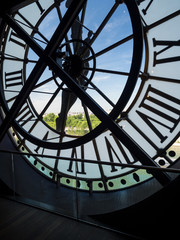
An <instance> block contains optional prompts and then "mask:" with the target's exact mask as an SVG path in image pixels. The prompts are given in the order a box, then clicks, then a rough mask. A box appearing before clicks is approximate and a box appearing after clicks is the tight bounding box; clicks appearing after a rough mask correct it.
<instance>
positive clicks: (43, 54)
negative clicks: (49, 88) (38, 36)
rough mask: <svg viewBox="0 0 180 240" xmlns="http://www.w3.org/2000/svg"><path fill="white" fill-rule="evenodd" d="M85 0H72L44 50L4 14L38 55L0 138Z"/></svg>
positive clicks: (0, 138) (0, 129) (6, 118)
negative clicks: (38, 57)
mask: <svg viewBox="0 0 180 240" xmlns="http://www.w3.org/2000/svg"><path fill="white" fill-rule="evenodd" d="M85 2H86V0H80V1H78V2H77V1H73V2H72V4H71V5H70V7H69V8H68V10H67V12H66V14H65V16H64V18H63V19H62V21H61V22H60V24H59V25H58V27H57V29H56V31H55V33H54V34H53V36H52V38H51V40H50V42H49V43H48V45H47V47H46V49H45V50H43V49H42V48H41V47H40V46H39V45H38V44H37V43H36V42H35V41H34V40H33V39H32V38H31V37H30V36H29V35H28V34H27V33H26V32H25V31H24V29H22V28H21V27H20V26H19V25H18V24H17V23H16V22H15V21H14V20H13V19H12V18H11V17H10V16H9V15H7V14H5V15H4V16H3V17H4V19H5V21H6V22H7V23H8V24H9V25H10V26H11V28H12V29H13V30H14V31H15V32H16V33H17V34H18V35H19V36H20V37H21V38H22V39H23V40H24V41H25V42H27V43H28V45H29V46H30V47H31V48H32V49H33V50H34V51H35V52H36V54H37V55H39V56H40V59H39V60H38V62H37V64H36V65H35V67H34V69H33V71H32V72H31V74H30V76H29V78H28V80H27V81H26V83H25V85H24V87H23V88H22V90H21V92H20V93H19V95H18V96H17V98H16V100H15V102H14V104H13V105H12V107H11V109H10V110H9V112H8V114H7V115H6V117H5V119H4V121H3V122H2V124H1V126H0V140H2V139H3V137H4V135H5V134H6V132H7V130H8V129H9V127H10V126H11V124H12V123H13V121H14V119H15V118H16V116H17V114H18V112H19V111H20V109H21V107H22V106H23V104H24V102H25V100H26V99H27V98H28V96H29V95H30V93H31V91H32V90H33V88H34V87H35V84H36V83H37V81H38V79H39V78H40V76H41V74H42V73H43V72H44V70H45V68H46V66H47V63H46V61H45V59H46V60H47V59H48V56H50V55H52V54H53V53H54V52H55V50H56V49H57V48H58V46H59V44H60V43H61V42H62V41H63V39H64V36H65V35H66V33H67V32H68V30H69V28H70V27H71V25H72V23H73V22H74V19H75V18H76V17H77V15H78V14H79V12H80V11H81V9H82V6H83V4H84V3H85Z"/></svg>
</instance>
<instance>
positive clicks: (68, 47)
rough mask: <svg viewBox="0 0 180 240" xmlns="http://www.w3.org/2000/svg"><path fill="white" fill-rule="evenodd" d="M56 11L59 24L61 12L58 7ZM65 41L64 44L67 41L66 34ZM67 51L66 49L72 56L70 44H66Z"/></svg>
mask: <svg viewBox="0 0 180 240" xmlns="http://www.w3.org/2000/svg"><path fill="white" fill-rule="evenodd" d="M56 10H57V14H58V18H59V22H61V21H62V18H63V17H62V13H61V10H60V8H59V7H58V6H57V7H56ZM65 40H66V42H68V41H69V39H68V36H67V34H66V36H65ZM67 49H68V51H69V54H70V55H72V50H71V46H70V44H67Z"/></svg>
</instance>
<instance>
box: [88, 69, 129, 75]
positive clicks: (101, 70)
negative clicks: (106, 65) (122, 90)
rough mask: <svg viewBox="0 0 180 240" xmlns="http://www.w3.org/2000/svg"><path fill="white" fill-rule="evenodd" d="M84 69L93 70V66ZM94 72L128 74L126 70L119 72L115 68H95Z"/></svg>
mask: <svg viewBox="0 0 180 240" xmlns="http://www.w3.org/2000/svg"><path fill="white" fill-rule="evenodd" d="M84 69H85V70H90V71H94V69H93V68H84ZM95 71H96V72H101V73H110V74H116V75H123V76H129V73H128V72H120V71H115V70H107V69H99V68H96V70H95Z"/></svg>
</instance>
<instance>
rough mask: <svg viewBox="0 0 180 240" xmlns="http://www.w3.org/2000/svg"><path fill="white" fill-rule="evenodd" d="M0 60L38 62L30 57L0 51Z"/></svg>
mask: <svg viewBox="0 0 180 240" xmlns="http://www.w3.org/2000/svg"><path fill="white" fill-rule="evenodd" d="M0 60H10V61H17V62H24V63H37V61H36V60H30V59H28V58H18V57H15V56H13V55H11V54H6V53H5V54H3V53H2V52H0Z"/></svg>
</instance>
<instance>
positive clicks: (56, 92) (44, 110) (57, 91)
mask: <svg viewBox="0 0 180 240" xmlns="http://www.w3.org/2000/svg"><path fill="white" fill-rule="evenodd" d="M63 85H64V83H61V85H60V86H59V87H58V88H57V89H56V91H55V92H54V93H53V96H52V97H51V98H50V100H49V101H48V103H47V104H46V106H45V107H44V108H43V110H42V111H41V113H40V115H41V116H43V115H44V113H45V112H46V111H47V109H48V108H49V107H50V105H51V104H52V102H53V101H54V99H55V98H56V97H57V95H58V94H59V92H60V91H61V90H62V87H63Z"/></svg>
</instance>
